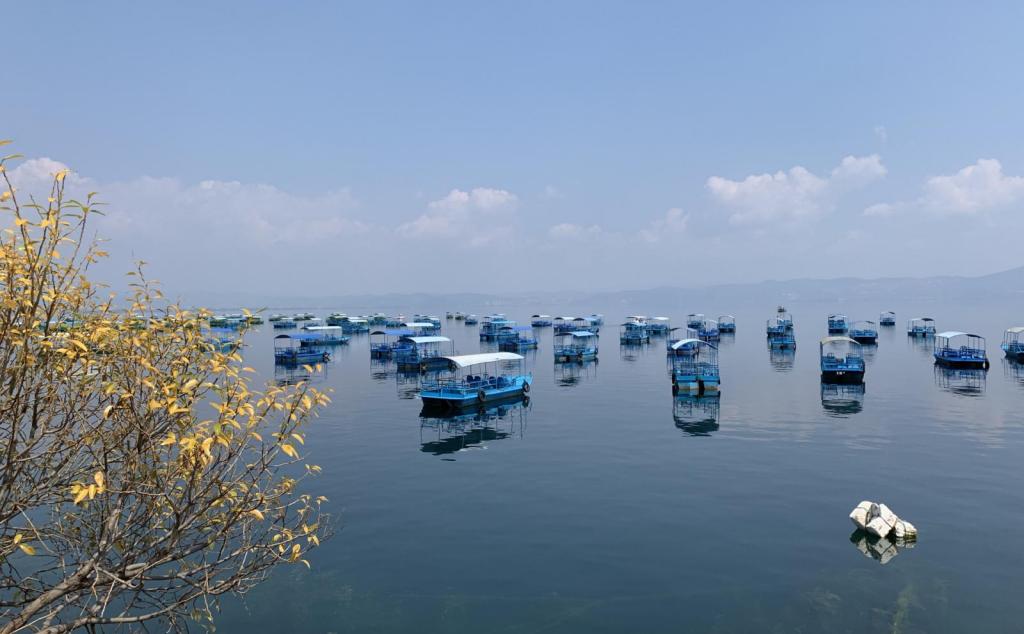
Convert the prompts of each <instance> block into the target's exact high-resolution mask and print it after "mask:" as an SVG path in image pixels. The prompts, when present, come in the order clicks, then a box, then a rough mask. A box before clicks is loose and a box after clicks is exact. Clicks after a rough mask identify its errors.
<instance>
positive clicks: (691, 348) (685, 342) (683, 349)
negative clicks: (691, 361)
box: [667, 328, 700, 357]
mask: <svg viewBox="0 0 1024 634" xmlns="http://www.w3.org/2000/svg"><path fill="white" fill-rule="evenodd" d="M686 332H687V336H686V337H685V338H683V339H673V340H671V341H669V342H668V346H667V347H668V356H670V357H688V356H691V355H694V354H696V353H697V349H698V348H699V347H700V346H698V345H697V344H695V343H693V342H694V341H700V339H698V338H697V334H696V332H694V330H693V329H692V328H687V329H686Z"/></svg>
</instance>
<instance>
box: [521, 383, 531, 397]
mask: <svg viewBox="0 0 1024 634" xmlns="http://www.w3.org/2000/svg"><path fill="white" fill-rule="evenodd" d="M529 393H530V384H529V383H527V382H526V381H523V394H529Z"/></svg>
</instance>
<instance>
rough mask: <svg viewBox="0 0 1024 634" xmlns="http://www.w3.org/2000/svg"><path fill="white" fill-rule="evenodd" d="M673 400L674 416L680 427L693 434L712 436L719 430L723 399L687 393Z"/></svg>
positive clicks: (677, 425)
mask: <svg viewBox="0 0 1024 634" xmlns="http://www.w3.org/2000/svg"><path fill="white" fill-rule="evenodd" d="M672 401H673V402H672V418H673V419H675V422H676V427H678V428H679V429H681V430H683V431H684V432H686V433H687V434H689V435H691V436H710V435H711V433H712V432H716V431H718V415H719V412H720V411H721V399H719V398H716V397H710V398H709V397H704V396H694V395H692V394H685V395H679V396H676V397H675V398H673V399H672Z"/></svg>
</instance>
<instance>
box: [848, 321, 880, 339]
mask: <svg viewBox="0 0 1024 634" xmlns="http://www.w3.org/2000/svg"><path fill="white" fill-rule="evenodd" d="M850 339H853V340H854V341H856V342H857V343H859V344H862V345H874V344H876V343H878V328H876V327H875V322H873V321H867V320H861V321H855V322H853V325H852V326H851V327H850Z"/></svg>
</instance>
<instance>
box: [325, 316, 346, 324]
mask: <svg viewBox="0 0 1024 634" xmlns="http://www.w3.org/2000/svg"><path fill="white" fill-rule="evenodd" d="M346 321H348V315H346V314H345V313H331V314H330V315H328V316H327V325H328V326H340V325H342V324H343V323H345V322H346Z"/></svg>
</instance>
